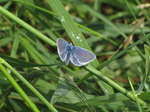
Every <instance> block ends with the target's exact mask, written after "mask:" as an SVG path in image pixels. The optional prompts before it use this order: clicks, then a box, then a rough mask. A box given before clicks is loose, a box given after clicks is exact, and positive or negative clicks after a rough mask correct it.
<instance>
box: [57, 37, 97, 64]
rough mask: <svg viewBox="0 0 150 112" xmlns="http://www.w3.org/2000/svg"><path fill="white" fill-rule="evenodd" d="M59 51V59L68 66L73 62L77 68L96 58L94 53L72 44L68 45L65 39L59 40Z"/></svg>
mask: <svg viewBox="0 0 150 112" xmlns="http://www.w3.org/2000/svg"><path fill="white" fill-rule="evenodd" d="M57 51H58V55H59V57H60V58H61V60H62V61H63V62H65V64H66V65H68V64H69V62H70V61H71V62H72V63H73V64H74V65H76V66H83V65H86V64H88V63H89V62H91V61H93V60H94V59H95V58H96V56H95V54H93V53H92V52H90V51H88V50H86V49H83V48H80V47H77V46H73V45H72V43H71V44H68V42H66V41H65V40H63V39H57Z"/></svg>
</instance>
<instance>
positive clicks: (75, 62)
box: [70, 55, 83, 66]
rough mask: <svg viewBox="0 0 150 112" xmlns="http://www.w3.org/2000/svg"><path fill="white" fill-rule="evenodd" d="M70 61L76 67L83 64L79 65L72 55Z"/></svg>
mask: <svg viewBox="0 0 150 112" xmlns="http://www.w3.org/2000/svg"><path fill="white" fill-rule="evenodd" d="M70 61H71V63H73V64H74V65H76V66H83V64H80V63H79V61H78V60H77V57H76V56H74V55H72V56H71V57H70Z"/></svg>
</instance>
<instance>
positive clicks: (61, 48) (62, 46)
mask: <svg viewBox="0 0 150 112" xmlns="http://www.w3.org/2000/svg"><path fill="white" fill-rule="evenodd" d="M67 46H68V43H67V42H66V41H65V40H63V39H57V50H58V52H59V53H63V52H64V51H65V50H66V49H67Z"/></svg>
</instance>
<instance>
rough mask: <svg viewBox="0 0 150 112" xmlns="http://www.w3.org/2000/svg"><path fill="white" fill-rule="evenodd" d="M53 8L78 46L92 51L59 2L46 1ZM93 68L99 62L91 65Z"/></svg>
mask: <svg viewBox="0 0 150 112" xmlns="http://www.w3.org/2000/svg"><path fill="white" fill-rule="evenodd" d="M46 1H47V3H48V4H49V5H50V6H51V8H52V9H53V10H54V11H55V13H56V15H57V17H58V19H59V21H60V22H61V23H62V25H63V27H64V29H65V30H66V32H67V34H68V35H69V37H70V38H71V40H72V41H73V43H74V44H75V45H76V46H80V47H83V48H85V49H88V50H90V51H91V48H90V46H89V45H88V43H87V41H86V40H85V38H84V36H83V35H82V33H81V31H80V30H79V28H78V27H77V25H76V24H75V22H74V21H73V19H72V17H71V16H70V15H69V13H68V12H67V11H66V10H65V8H64V6H63V5H62V3H61V2H60V1H59V0H46ZM91 65H92V66H97V65H98V61H97V60H95V61H93V62H92V63H91Z"/></svg>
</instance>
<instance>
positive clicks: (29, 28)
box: [0, 6, 56, 46]
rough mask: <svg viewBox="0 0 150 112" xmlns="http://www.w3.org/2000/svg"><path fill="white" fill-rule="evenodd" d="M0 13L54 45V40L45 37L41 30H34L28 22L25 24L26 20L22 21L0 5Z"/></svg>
mask: <svg viewBox="0 0 150 112" xmlns="http://www.w3.org/2000/svg"><path fill="white" fill-rule="evenodd" d="M0 13H2V14H3V15H5V16H7V17H8V18H10V19H12V20H13V21H15V22H16V23H18V24H19V25H21V26H22V27H24V28H26V29H27V30H29V31H30V32H32V33H33V34H34V35H36V36H37V37H39V38H40V39H42V40H43V41H45V42H46V43H49V44H50V45H52V46H55V45H56V43H55V42H54V41H52V40H51V39H49V38H48V37H46V36H45V35H44V34H42V33H41V32H39V31H38V30H36V29H35V28H33V27H32V26H30V25H29V24H27V23H26V22H24V21H23V20H21V19H20V18H18V17H17V16H15V15H13V14H12V13H10V12H9V11H7V10H6V9H4V8H3V7H2V6H0Z"/></svg>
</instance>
